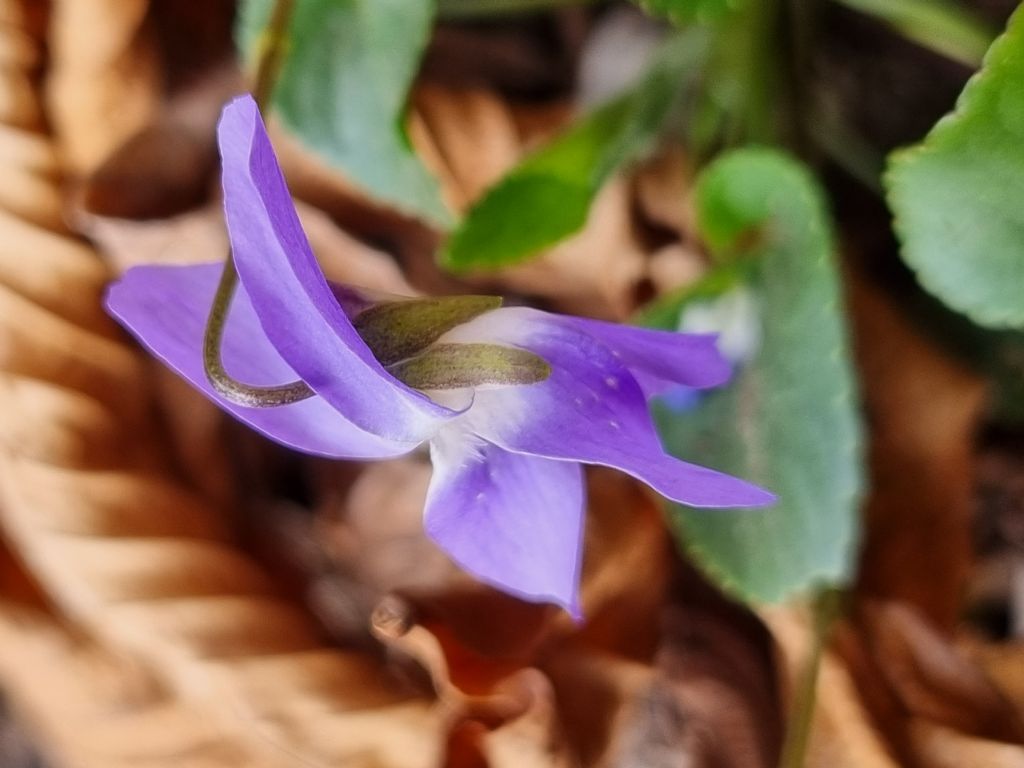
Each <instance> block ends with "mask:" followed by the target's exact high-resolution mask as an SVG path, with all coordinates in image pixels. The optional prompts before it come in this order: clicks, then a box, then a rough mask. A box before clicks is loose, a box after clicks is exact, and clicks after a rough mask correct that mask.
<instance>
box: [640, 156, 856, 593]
mask: <svg viewBox="0 0 1024 768" xmlns="http://www.w3.org/2000/svg"><path fill="white" fill-rule="evenodd" d="M697 198H698V199H697V202H698V215H699V223H700V226H701V230H702V232H703V234H704V236H705V239H706V241H707V242H708V243H709V245H710V246H711V248H712V249H713V251H714V252H715V254H716V256H717V257H718V258H719V260H720V261H721V262H722V266H721V267H720V268H719V269H717V270H715V271H713V272H712V274H711V276H710V277H709V278H707V279H706V280H705V281H704V282H703V283H702V284H700V285H698V286H697V287H696V288H695V289H693V290H691V291H689V292H688V293H687V295H686V296H684V297H680V298H679V299H677V300H676V307H677V308H678V310H679V311H678V312H675V313H668V312H667V308H666V307H665V306H662V307H660V308H659V309H658V311H657V312H656V313H654V314H653V315H652V316H653V317H657V318H660V323H661V324H662V325H664V324H665V318H666V317H669V316H671V317H673V319H675V318H680V319H681V325H682V327H683V329H684V330H701V331H712V330H717V331H719V332H721V336H720V346H721V347H722V349H723V351H724V352H725V353H726V354H727V355H728V356H730V357H732V358H733V359H734V360H736V364H737V372H736V374H735V377H734V379H733V381H732V382H731V383H730V384H729V385H727V386H726V387H724V388H722V389H720V390H717V391H713V392H711V393H708V394H706V395H695V394H694V393H688V395H687V396H686V397H671V396H670V397H668V398H666V399H665V401H664V402H663V403H661V404H659V405H658V406H657V408H656V415H657V417H658V421H659V424H660V426H661V428H662V435H663V438H664V440H665V443H666V447H667V448H668V450H669V451H671V452H673V453H678V454H679V455H680V456H690V457H694V456H699V457H700V460H701V462H702V463H706V464H708V465H709V466H712V467H714V468H716V469H720V470H724V471H726V472H730V473H733V474H736V475H738V476H740V477H743V478H746V479H748V480H751V481H753V482H756V483H759V484H761V485H763V486H764V487H766V488H768V489H770V490H772V491H774V492H775V493H777V494H778V496H779V501H778V503H777V504H776V506H774V507H771V508H769V509H766V510H741V511H731V512H717V513H708V512H706V511H696V510H691V509H686V508H682V507H675V508H673V509H672V510H671V511H670V518H671V521H672V524H673V526H674V528H675V530H676V532H677V533H678V535H679V537H680V539H681V541H682V543H683V545H684V546H685V547H686V548H687V549H689V550H690V551H691V552H692V553H693V554H694V555H695V556H696V558H697V559H698V561H699V562H700V563H702V564H703V566H704V567H705V568H706V569H707V570H708V571H710V572H711V573H712V574H713V575H714V576H716V577H717V578H718V580H719V581H720V582H721V583H722V584H723V585H725V586H726V587H727V588H729V589H731V590H732V591H733V592H735V593H737V594H739V595H741V596H742V597H744V598H745V599H748V600H752V601H768V602H771V601H777V600H780V599H782V598H784V597H786V596H787V595H789V594H790V593H792V592H794V591H797V590H801V589H805V588H808V587H811V586H812V585H816V584H818V583H824V584H837V583H842V582H843V581H844V580H845V579H846V578H847V577H848V575H849V572H850V567H851V563H852V559H853V554H854V546H855V544H856V540H857V522H856V521H857V514H856V513H857V503H858V499H859V495H860V488H861V456H860V425H859V423H858V419H857V415H856V406H855V399H854V395H853V377H852V373H851V367H850V361H849V353H848V349H847V339H846V329H845V327H844V323H843V316H842V310H841V297H840V290H839V280H838V273H837V268H836V262H835V254H834V249H833V243H832V237H831V233H830V230H829V222H828V217H827V214H826V211H825V205H824V202H823V199H822V195H821V192H820V190H819V189H818V187H817V185H816V184H815V182H814V180H813V179H812V178H811V176H810V175H809V174H808V173H807V172H806V171H805V170H804V169H803V168H802V167H801V166H800V165H798V164H797V163H796V162H794V161H793V160H791V159H789V158H788V157H786V156H784V155H782V154H779V153H777V152H773V151H769V150H754V149H748V150H739V151H736V152H734V153H732V154H730V155H727V156H725V157H724V158H722V159H720V160H718V161H717V162H715V163H714V164H713V165H711V166H710V167H709V168H708V169H707V171H705V173H704V174H703V176H702V177H701V179H700V182H699V186H698V188H697ZM676 322H677V323H678V322H679V321H676ZM695 398H697V399H696V400H695Z"/></svg>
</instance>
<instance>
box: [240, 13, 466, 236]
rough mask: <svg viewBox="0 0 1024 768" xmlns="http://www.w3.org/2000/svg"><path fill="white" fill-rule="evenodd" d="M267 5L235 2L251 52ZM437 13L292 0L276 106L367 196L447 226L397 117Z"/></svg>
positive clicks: (290, 124)
mask: <svg viewBox="0 0 1024 768" xmlns="http://www.w3.org/2000/svg"><path fill="white" fill-rule="evenodd" d="M272 3H273V0H244V1H243V3H242V5H241V11H240V14H239V26H238V38H239V41H240V45H241V48H242V50H243V51H245V52H247V53H248V54H249V55H250V56H252V55H254V53H255V51H256V50H257V49H258V47H259V41H260V33H261V31H262V30H263V28H264V25H265V24H266V22H267V19H268V18H269V15H270V9H271V6H272ZM433 17H434V3H433V2H426V1H425V0H413V1H412V2H410V1H409V0H372V1H371V0H296V2H295V9H294V11H293V14H292V18H291V23H290V25H289V31H288V49H287V52H286V55H285V60H284V64H283V66H282V67H281V72H280V74H279V76H278V81H277V86H276V88H275V90H274V96H273V105H274V107H275V109H276V110H277V114H278V115H279V116H280V118H281V120H282V121H283V122H284V123H285V125H287V126H288V128H289V129H290V130H291V131H292V132H293V133H294V134H295V136H297V137H298V138H299V140H300V141H301V142H302V143H303V144H305V145H306V146H307V147H309V148H310V149H311V150H313V151H314V152H316V153H317V154H319V155H320V156H321V157H322V158H323V159H324V160H326V161H327V162H328V163H329V164H331V165H333V166H335V167H337V168H338V169H340V170H341V171H343V172H344V173H346V174H348V175H349V176H350V177H351V178H352V179H353V180H354V181H355V182H356V183H357V184H360V185H361V186H363V187H364V188H365V189H366V191H367V192H369V193H370V194H371V195H373V196H374V197H377V198H379V199H381V200H383V201H386V202H388V203H390V204H392V205H394V206H395V207H397V208H400V209H402V210H403V211H405V212H406V213H410V214H413V215H417V216H420V217H423V218H426V219H428V220H430V221H432V222H434V223H437V224H442V225H443V224H448V223H450V220H451V215H450V214H449V212H448V211H447V209H446V208H445V206H444V204H443V202H442V200H441V194H440V189H439V187H438V184H437V182H436V181H435V180H434V179H433V178H432V177H431V176H430V174H429V173H427V171H426V169H425V168H424V167H423V165H422V164H421V163H420V161H419V160H418V159H417V158H416V156H415V154H414V153H413V152H412V149H411V148H410V146H409V141H408V139H407V137H406V135H405V131H404V128H403V125H402V118H403V115H404V112H405V102H406V96H407V92H408V89H409V86H410V84H411V83H412V81H413V78H414V77H415V75H416V72H417V69H418V66H419V60H420V56H421V54H422V53H423V49H424V47H425V46H426V43H427V40H428V39H429V36H430V30H431V25H432V23H433Z"/></svg>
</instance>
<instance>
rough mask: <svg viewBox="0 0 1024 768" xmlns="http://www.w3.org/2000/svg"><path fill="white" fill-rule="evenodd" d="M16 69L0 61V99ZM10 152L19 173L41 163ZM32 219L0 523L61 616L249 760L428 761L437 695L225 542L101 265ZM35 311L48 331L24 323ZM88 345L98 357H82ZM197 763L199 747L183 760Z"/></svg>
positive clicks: (4, 381)
mask: <svg viewBox="0 0 1024 768" xmlns="http://www.w3.org/2000/svg"><path fill="white" fill-rule="evenodd" d="M79 32H80V30H79ZM107 41H108V38H103V39H101V42H107ZM0 42H2V40H0ZM14 74H15V75H17V74H18V73H17V72H16V73H14ZM11 77H13V75H11V73H10V72H9V71H7V70H3V69H0V91H2V90H3V89H4V87H5V84H6V82H7V81H8V80H10V79H11ZM15 79H17V78H16V77H15ZM101 80H102V78H101ZM27 145H28V146H31V144H30V143H28V144H27ZM16 160H17V158H16V157H13V158H12V161H11V162H12V164H13V165H14V167H18V166H19V165H20V167H21V168H22V169H24V170H30V169H31V168H32V167H33V166H34V164H36V163H37V162H38V157H37V156H36V155H34V154H29V155H27V156H26V157H25V162H24V164H20V163H18V162H16ZM18 179H19V176H18V175H17V174H10V175H5V176H4V178H3V179H0V186H3V185H4V184H13V183H16V181H17V180H18ZM58 183H59V182H58V179H56V178H54V179H53V180H52V184H54V186H55V187H56V185H57V184H58ZM13 195H14V192H12V191H7V192H6V193H2V194H0V200H4V199H10V198H11V197H12V196H13ZM26 218H27V220H22V219H18V218H16V217H15V216H14V215H12V214H5V215H4V216H3V217H0V234H2V235H3V236H2V237H0V241H2V242H3V243H4V247H3V248H2V249H0V285H3V286H5V291H8V292H10V293H11V295H12V297H13V298H14V299H17V300H19V301H20V304H18V303H13V304H11V307H12V310H13V311H12V312H10V313H4V314H3V315H2V316H0V339H3V345H4V347H5V353H4V356H3V358H2V360H3V370H2V371H0V385H2V386H3V389H4V396H5V399H4V408H3V410H2V412H0V523H2V530H3V535H4V537H5V539H6V541H7V542H8V543H9V545H10V547H11V548H12V550H14V551H15V552H16V554H17V556H18V557H19V558H21V559H22V560H23V561H24V562H25V563H26V565H27V566H28V568H29V569H30V570H31V574H32V576H33V577H34V578H35V579H36V580H37V581H38V583H39V584H40V586H41V587H42V588H43V589H44V591H45V593H46V594H47V596H48V597H49V598H50V599H52V600H53V602H54V604H55V605H57V606H58V607H59V608H60V610H61V611H62V612H63V614H64V616H66V617H68V618H69V619H71V620H73V621H74V622H75V623H76V625H77V626H80V627H82V628H84V629H86V630H87V631H88V633H89V634H90V635H91V636H92V637H94V638H96V639H98V640H99V641H100V642H102V643H103V644H104V645H105V646H106V647H108V648H110V649H117V651H118V652H120V653H125V654H128V655H129V656H130V658H133V659H138V660H139V661H140V662H142V663H143V664H144V665H145V666H146V668H147V669H149V670H152V673H153V675H154V676H155V677H156V678H158V680H159V682H160V684H161V685H166V686H167V690H168V691H173V692H174V695H179V694H180V695H182V696H184V697H185V700H186V701H188V702H189V707H192V706H194V707H195V712H196V713H198V714H196V715H190V717H197V718H198V724H199V726H201V727H205V728H208V729H212V730H213V731H214V732H215V733H216V734H218V738H221V737H223V738H225V739H227V740H228V741H229V742H231V743H232V744H237V745H241V746H240V747H239V748H240V749H242V750H243V754H245V755H247V754H249V753H250V752H251V753H253V754H256V755H269V756H271V762H270V763H269V764H271V765H296V764H301V765H334V764H340V763H346V762H350V761H359V762H362V763H364V764H374V765H380V766H389V765H393V766H401V767H402V768H416V767H417V766H423V768H427V766H432V765H435V764H437V762H438V761H439V759H440V755H441V754H442V752H443V748H444V734H443V732H442V724H443V721H442V716H441V713H440V712H438V711H437V710H436V708H435V707H434V706H433V705H432V704H431V702H430V700H429V699H424V698H423V697H420V696H417V695H414V694H411V693H410V692H408V691H406V690H403V688H402V686H401V685H400V684H399V683H398V682H397V681H395V680H392V679H390V678H389V677H388V674H387V670H386V668H385V667H383V666H382V665H381V663H380V662H378V661H376V660H374V659H372V658H370V657H368V656H366V655H362V654H357V653H353V652H345V651H340V650H337V649H334V648H331V647H329V646H327V645H326V644H325V643H324V642H323V640H322V637H321V632H320V630H319V628H318V627H317V626H316V625H315V624H314V623H313V622H312V621H311V620H310V618H309V616H308V615H307V614H306V613H305V612H304V611H303V610H302V608H301V606H297V605H295V604H294V603H292V602H290V601H288V600H286V599H284V598H283V597H282V596H281V595H279V594H278V592H277V590H276V588H275V585H274V584H273V582H272V580H271V579H269V578H268V577H267V576H266V575H265V573H264V572H263V570H262V568H261V567H260V566H259V565H257V564H256V563H254V562H253V561H252V560H251V559H249V557H247V556H246V555H244V554H242V553H241V552H240V551H239V550H238V549H237V548H236V547H235V546H234V545H233V544H232V543H231V541H230V538H229V537H227V536H226V535H225V530H224V529H225V528H226V526H225V514H224V512H225V511H224V510H218V509H216V508H214V507H212V506H211V505H210V504H209V502H208V501H207V500H204V499H203V498H201V497H200V496H198V495H196V494H194V493H190V492H189V491H188V490H187V489H185V488H183V487H182V486H181V485H180V483H179V482H178V481H177V480H175V478H174V476H173V474H172V473H171V471H170V467H169V465H168V464H167V460H166V455H167V454H166V452H165V445H164V442H163V436H162V433H161V431H160V430H159V429H157V428H156V427H155V425H154V424H153V423H152V422H151V421H149V418H148V414H149V413H150V405H151V403H152V390H151V387H150V381H149V378H148V376H147V375H146V370H147V366H146V365H144V364H143V356H142V353H141V352H140V351H138V350H137V349H135V348H134V347H130V346H129V345H127V344H126V342H125V341H123V338H124V337H123V336H122V334H121V333H120V332H119V331H118V330H117V329H116V328H115V326H114V324H113V323H112V321H110V320H109V319H108V318H107V317H106V316H105V314H104V313H103V311H102V309H101V308H100V304H99V299H100V293H101V290H102V288H103V286H104V283H105V282H106V280H107V277H108V273H107V271H106V270H105V269H104V267H103V265H102V263H101V261H100V259H99V258H98V256H97V254H96V253H95V252H94V251H93V250H92V249H91V248H89V247H88V246H86V245H84V244H82V243H80V242H78V241H76V240H74V239H72V238H70V237H68V236H67V234H66V233H63V232H52V231H48V230H46V229H45V228H44V227H42V226H41V225H40V224H39V219H34V218H32V217H26ZM26 254H31V257H32V258H31V259H29V258H25V255H26ZM30 307H35V308H36V309H35V310H33V309H30ZM36 310H38V312H45V313H49V315H52V316H53V318H54V319H53V322H42V323H39V324H36V323H31V322H24V318H23V317H21V314H22V313H23V312H30V313H31V312H33V311H36ZM72 329H74V330H72ZM69 334H70V337H69ZM83 345H84V346H85V347H87V348H88V347H91V348H93V349H95V350H96V351H97V353H96V355H95V356H93V355H90V356H89V357H88V359H82V358H81V357H76V353H75V350H76V349H78V348H80V347H81V346H83ZM40 349H45V350H46V351H47V354H46V355H45V357H44V356H41V355H40V354H39V352H38V350H40ZM97 380H98V381H99V382H102V385H103V386H102V387H97ZM101 389H107V390H108V391H107V393H106V394H104V393H103V392H102V391H99V390H101ZM132 414H139V418H140V419H141V423H139V422H137V421H135V418H134V416H132ZM0 615H2V616H4V617H5V618H4V620H5V621H6V620H7V618H6V617H8V616H9V614H8V613H7V611H6V610H4V611H0ZM58 655H59V654H58ZM0 657H2V658H3V659H4V660H7V659H11V661H10V662H8V664H5V665H3V668H2V669H0V678H4V679H5V682H6V678H7V677H8V676H9V677H10V678H11V679H12V680H13V679H14V678H15V677H16V676H17V675H18V674H19V673H20V672H21V670H22V669H23V668H25V667H24V664H22V663H20V662H23V661H24V659H25V658H28V657H26V656H25V655H24V654H22V653H19V654H18V655H17V656H9V655H7V654H0ZM53 668H55V669H56V668H59V665H57V664H56V663H54V664H53ZM91 684H92V683H91V681H87V682H86V683H85V685H87V686H88V685H91ZM268 692H272V693H268ZM74 722H76V723H82V722H83V721H82V720H81V719H78V720H74ZM110 722H111V723H113V720H111V721H110ZM99 727H100V725H99V721H97V725H96V726H95V727H94V728H86V729H85V733H84V734H83V738H87V737H88V736H89V734H90V733H92V732H93V731H95V730H96V729H98V728H99ZM139 732H140V733H143V732H144V729H143V728H142V727H141V725H140V728H139ZM175 732H176V726H174V725H173V723H168V724H167V730H166V731H163V732H160V733H159V734H157V735H159V736H161V737H166V740H165V741H164V742H162V743H164V744H168V743H169V744H170V745H171V746H170V749H172V750H178V749H179V748H180V749H184V750H186V752H187V751H188V750H189V749H190V748H191V747H192V745H193V743H194V742H193V741H190V739H191V738H192V737H189V736H188V731H187V728H186V727H185V726H181V732H180V736H181V737H182V741H181V743H180V744H179V743H178V742H177V741H176V740H175V739H176V735H175ZM153 738H154V739H156V736H154V737H153ZM196 749H198V747H197V748H196ZM83 754H86V753H83ZM175 754H178V753H177V751H175ZM203 759H204V758H203V757H202V756H200V754H199V752H196V762H194V763H192V764H202V760H203ZM228 759H229V760H230V758H228ZM208 762H209V764H210V765H217V764H218V763H217V762H216V761H215V759H214V757H211V758H210V759H209V761H208ZM254 762H255V761H249V760H248V759H247V758H246V757H242V758H240V759H235V760H234V764H242V763H244V764H253V763H254ZM100 764H104V765H110V764H111V761H110V760H107V761H106V762H102V761H101V762H100Z"/></svg>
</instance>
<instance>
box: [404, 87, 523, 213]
mask: <svg viewBox="0 0 1024 768" xmlns="http://www.w3.org/2000/svg"><path fill="white" fill-rule="evenodd" d="M413 108H414V110H415V111H414V113H413V115H414V120H413V122H412V125H411V129H412V130H411V138H412V141H413V144H414V145H415V146H416V148H417V150H418V151H419V152H420V153H421V154H422V155H423V157H424V159H425V161H426V162H427V163H428V165H429V166H430V170H431V171H433V172H434V173H436V174H438V176H439V178H440V179H441V188H442V194H443V195H444V197H445V201H446V202H447V203H448V204H449V205H450V206H451V207H452V208H453V209H454V210H456V211H458V212H460V213H462V212H465V210H466V209H467V208H468V207H469V205H470V204H471V203H472V202H473V201H475V200H476V199H477V198H478V197H480V195H481V194H483V192H484V191H485V190H486V189H487V188H488V187H489V186H491V185H492V184H494V183H495V182H496V181H498V180H499V179H500V178H501V177H502V176H503V175H504V174H505V173H506V172H507V171H508V170H509V169H510V168H512V166H513V165H515V163H516V161H517V160H518V159H519V157H520V155H521V154H522V150H521V145H522V141H521V139H520V137H519V132H518V130H517V128H516V124H515V122H514V120H513V116H512V111H511V110H510V109H509V107H508V105H507V104H506V103H505V102H503V101H501V100H500V99H498V98H497V97H496V96H495V95H494V94H493V93H490V92H488V91H485V90H482V89H466V90H454V89H443V88H438V87H437V86H429V85H422V86H420V87H419V88H417V89H416V91H415V94H414V98H413Z"/></svg>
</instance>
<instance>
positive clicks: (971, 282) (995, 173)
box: [885, 9, 1024, 328]
mask: <svg viewBox="0 0 1024 768" xmlns="http://www.w3.org/2000/svg"><path fill="white" fill-rule="evenodd" d="M1022 83H1024V9H1020V10H1018V11H1017V12H1016V13H1015V14H1014V15H1013V17H1012V18H1011V20H1010V24H1009V27H1008V29H1007V31H1006V33H1005V34H1004V35H1003V36H1002V37H1000V38H999V39H998V40H996V42H995V43H994V44H993V45H992V47H991V49H989V52H988V54H986V56H985V63H984V65H983V67H982V69H981V71H980V72H979V73H978V74H977V75H975V77H974V78H973V79H972V80H971V81H970V82H969V83H968V84H967V87H966V88H965V89H964V92H963V93H962V94H961V95H960V99H959V101H958V102H957V106H956V110H955V111H954V112H952V113H951V114H950V115H947V116H946V117H945V118H943V119H942V120H941V121H939V123H938V124H937V125H936V126H935V128H933V129H932V131H931V133H929V134H928V136H927V137H926V138H925V140H924V142H922V143H921V144H919V145H917V146H914V147H911V148H910V149H906V150H902V151H900V152H896V153H894V154H893V155H892V156H891V158H890V162H889V168H888V171H887V173H886V177H885V185H886V188H887V191H888V199H889V205H890V207H891V208H892V210H893V212H894V213H895V217H896V221H895V226H896V232H897V234H898V235H899V237H900V240H901V241H902V244H903V258H904V259H905V260H906V261H907V263H908V264H909V265H910V266H911V267H912V268H913V269H914V270H915V271H916V272H917V277H918V280H920V282H921V284H922V285H923V286H924V287H925V288H926V289H927V290H928V291H930V292H931V293H933V294H934V295H935V296H937V297H938V298H939V299H941V300H942V301H943V302H944V303H945V304H946V305H948V306H949V307H951V308H952V309H955V310H957V311H958V312H963V313H965V314H967V315H968V316H970V317H971V318H972V319H973V320H974V321H976V322H978V323H981V324H982V325H987V326H991V327H996V328H1000V327H1003V328H1005V327H1016V328H1020V327H1024V204H1022V202H1021V201H1022V198H1024V87H1022Z"/></svg>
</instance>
